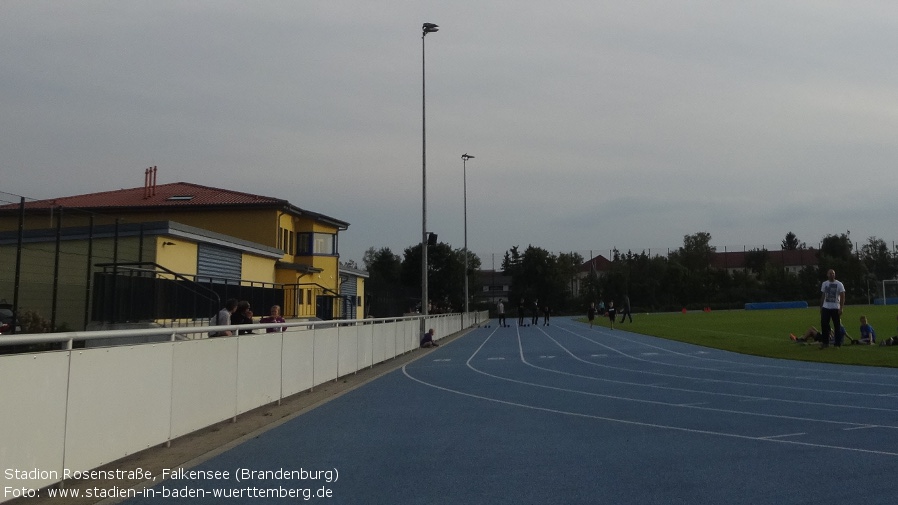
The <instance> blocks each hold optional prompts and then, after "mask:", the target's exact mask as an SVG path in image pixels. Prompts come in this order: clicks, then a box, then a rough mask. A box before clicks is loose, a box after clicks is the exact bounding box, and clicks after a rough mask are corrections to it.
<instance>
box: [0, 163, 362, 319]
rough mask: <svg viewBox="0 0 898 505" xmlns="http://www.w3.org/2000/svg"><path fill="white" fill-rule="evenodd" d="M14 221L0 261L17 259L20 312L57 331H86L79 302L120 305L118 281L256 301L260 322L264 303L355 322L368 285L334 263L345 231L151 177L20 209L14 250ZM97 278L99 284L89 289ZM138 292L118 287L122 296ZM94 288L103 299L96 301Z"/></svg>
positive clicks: (291, 209)
mask: <svg viewBox="0 0 898 505" xmlns="http://www.w3.org/2000/svg"><path fill="white" fill-rule="evenodd" d="M19 218H20V206H19V205H18V204H10V205H5V206H0V261H2V263H3V264H5V265H15V264H16V259H17V255H18V256H20V260H19V263H20V269H19V271H18V274H19V279H18V280H19V283H20V291H21V296H20V299H21V301H20V304H19V305H20V306H23V307H24V306H27V307H39V308H41V311H42V312H43V313H44V314H49V313H50V312H51V311H53V312H54V313H56V314H55V315H57V316H58V317H57V326H58V325H59V324H58V323H59V322H64V323H66V324H67V325H68V326H69V327H71V328H74V329H80V328H81V327H82V326H84V325H86V321H85V320H86V319H91V318H92V316H85V315H84V314H87V313H88V302H89V301H93V302H101V303H104V304H107V305H108V304H109V302H110V300H115V305H121V304H123V303H124V302H123V301H122V298H123V297H129V296H132V297H133V293H134V292H133V291H132V292H131V293H132V294H129V292H126V291H122V285H125V284H124V281H123V280H122V279H124V277H125V276H129V277H132V278H133V277H134V276H135V275H136V274H135V272H137V274H140V273H141V272H143V273H144V274H145V273H146V272H147V271H148V270H149V271H152V272H153V274H154V276H155V278H157V279H160V278H165V279H169V280H171V279H177V280H178V282H179V283H180V287H182V288H184V287H186V286H188V285H187V284H185V283H188V282H193V283H196V284H198V285H199V286H200V287H191V288H190V289H193V290H194V291H195V292H196V293H207V291H205V290H212V291H217V292H218V293H219V294H218V295H215V296H213V295H211V294H209V297H212V298H216V299H218V298H222V297H223V296H231V294H233V293H237V292H239V293H241V294H242V295H243V296H257V297H258V300H260V301H259V302H257V303H255V304H254V306H253V309H254V310H255V312H256V314H257V315H260V314H265V313H267V311H268V307H267V306H260V305H261V304H263V303H264V305H268V304H275V302H277V304H279V305H282V306H283V307H282V310H283V313H284V315H285V316H288V317H299V318H311V317H317V318H320V319H333V318H339V317H344V316H347V315H353V316H356V315H357V316H358V317H363V314H364V313H365V310H364V300H363V299H362V296H361V294H362V293H364V281H365V279H366V277H367V276H366V275H365V274H364V273H363V272H359V271H349V270H346V269H341V267H340V262H339V259H340V256H339V233H340V232H341V231H345V230H346V229H347V228H348V226H349V223H347V222H345V221H342V220H339V219H336V218H333V217H329V216H326V215H324V214H320V213H317V212H311V211H308V210H305V209H302V208H300V207H297V206H295V205H293V204H291V203H290V202H288V201H287V200H282V199H278V198H271V197H266V196H261V195H254V194H250V193H244V192H239V191H231V190H227V189H220V188H214V187H209V186H202V185H198V184H192V183H186V182H176V183H171V184H162V185H158V186H157V185H156V184H155V173H153V174H152V176H148V177H146V178H145V184H144V186H143V187H136V188H130V189H121V190H116V191H107V192H101V193H91V194H86V195H78V196H69V197H62V198H55V199H48V200H40V201H30V202H26V203H25V205H24V232H23V239H22V241H23V249H22V250H21V251H17V248H18V243H19V236H18V235H19V234H18V228H19ZM57 244H58V247H57ZM57 250H58V251H60V254H55V251H57ZM22 253H24V254H22ZM60 262H61V263H62V265H61V267H60ZM13 275H14V272H12V269H11V268H4V269H2V272H0V297H3V298H7V299H11V298H12V288H13V284H14V281H15V280H14V279H13ZM110 275H112V277H110ZM101 279H106V281H107V282H105V283H103V282H100V284H99V285H94V284H96V283H97V282H99V280H101ZM115 279H118V280H115ZM182 281H183V282H182ZM138 284H139V283H137V282H135V281H129V283H127V285H128V286H130V288H132V289H134V288H135V286H137V285H138ZM141 285H142V284H141ZM99 287H102V288H103V289H104V290H106V291H105V294H104V295H102V296H106V297H110V296H111V297H112V298H108V299H106V301H105V302H103V301H102V299H101V298H99V297H100V296H101V295H99V294H98V293H97V289H98V288H99ZM238 287H239V288H240V289H237V288H238ZM110 289H113V290H116V289H117V290H118V291H117V292H115V291H109V290H110ZM154 289H157V290H158V289H160V288H158V286H157V287H156V288H154ZM241 290H242V291H241ZM254 290H255V291H254ZM54 293H55V296H56V297H57V299H59V297H60V296H62V299H64V300H67V301H69V302H70V303H66V304H65V306H66V307H65V309H61V307H60V306H61V305H62V304H57V303H54V302H51V300H53V299H54ZM263 293H264V296H263ZM141 296H144V297H145V298H146V297H147V296H149V295H148V294H147V293H143V294H142V295H141ZM152 296H153V297H159V296H162V295H160V294H159V293H158V292H157V293H155V294H153V295H152ZM178 296H182V297H183V296H184V295H183V293H180V294H179V295H178ZM197 296H199V297H205V296H207V295H206V294H195V297H197ZM130 302H131V303H132V304H134V303H135V302H136V301H135V300H130ZM51 303H52V304H53V305H54V307H51V306H50V305H51ZM194 303H195V300H194ZM137 305H140V303H137ZM97 309H98V307H93V308H92V309H91V310H90V312H91V314H92V315H93V316H96V315H97V314H103V311H98V310H97ZM60 310H62V311H63V312H65V313H66V314H65V317H63V316H62V315H61V314H59V312H60ZM197 310H201V312H199V314H200V315H205V314H206V313H207V312H208V308H207V307H205V306H204V307H203V308H202V309H197ZM107 317H108V314H107Z"/></svg>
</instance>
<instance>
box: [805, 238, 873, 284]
mask: <svg viewBox="0 0 898 505" xmlns="http://www.w3.org/2000/svg"><path fill="white" fill-rule="evenodd" d="M853 249H854V247H853V245H852V243H851V239H849V238H848V234H847V233H842V234H841V235H827V236H826V237H824V238H823V240H822V241H821V243H820V251H818V258H819V261H818V264H817V267H818V271H817V277H818V280H823V279H824V278H825V277H826V271H827V270H829V269H833V270H835V271H836V275H837V277H838V279H839V280H841V281H842V282H843V283H844V284H845V290H846V291H847V294H848V295H849V296H855V297H866V292H867V289H866V287H867V276H866V270H867V269H866V267H865V266H864V264H863V263H862V262H861V260H860V258H859V257H858V256H857V255H855V254H853V253H852V250H853ZM855 300H858V298H855Z"/></svg>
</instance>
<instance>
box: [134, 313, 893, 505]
mask: <svg viewBox="0 0 898 505" xmlns="http://www.w3.org/2000/svg"><path fill="white" fill-rule="evenodd" d="M636 324H638V321H637V322H636ZM622 326H624V328H626V324H624V325H622ZM415 352H418V353H421V354H422V356H421V358H419V359H417V360H415V361H413V362H411V363H408V364H406V365H405V366H403V367H401V368H399V369H396V370H394V371H392V372H390V373H388V374H386V375H384V376H382V377H380V378H378V379H376V380H374V381H372V382H370V383H368V384H366V385H364V386H362V387H359V388H357V389H355V390H353V391H351V392H349V393H346V394H344V395H342V396H340V397H338V398H336V399H334V400H332V401H330V402H328V403H326V404H324V405H322V406H320V407H318V408H316V409H314V410H312V411H310V412H307V413H305V414H303V415H300V416H298V417H296V418H294V419H291V420H290V421H288V422H286V423H284V424H281V425H279V426H277V427H276V428H273V429H271V430H269V431H266V432H264V433H263V434H261V435H260V436H258V437H256V438H254V439H251V440H249V441H248V442H245V443H243V444H241V445H239V446H237V447H235V448H233V449H231V450H228V451H226V452H223V453H221V454H219V455H217V456H215V457H213V458H212V459H209V460H207V461H204V462H203V463H201V464H199V465H197V466H195V467H194V468H192V469H190V470H194V471H199V472H204V473H202V474H198V475H195V476H194V477H213V475H210V474H209V473H210V472H214V471H220V472H225V471H226V472H229V475H228V477H227V478H226V479H225V478H220V479H209V478H192V479H177V480H166V481H164V482H159V483H158V484H156V486H155V487H154V488H152V489H151V490H150V491H146V493H145V495H144V496H142V497H140V496H139V497H137V498H134V499H130V500H128V501H125V502H124V503H128V504H154V505H161V504H165V503H186V502H187V501H188V500H187V499H182V498H177V497H172V494H176V495H180V494H187V493H190V494H191V495H192V496H193V497H192V498H190V499H189V501H190V502H192V503H226V502H232V503H251V504H263V503H278V504H282V503H288V502H296V501H310V502H319V503H327V504H391V505H406V504H537V503H540V504H542V503H546V504H555V503H557V504H640V505H646V504H664V505H669V504H705V503H707V504H728V505H733V504H751V505H757V504H803V503H808V504H816V505H820V504H845V503H857V504H864V505H872V504H880V503H881V504H886V503H888V504H893V503H895V502H896V500H898V479H896V478H895V475H896V469H898V387H896V385H898V370H894V369H881V368H862V367H850V366H836V365H823V364H813V363H803V362H791V361H782V360H772V359H764V358H758V357H752V356H743V355H739V354H732V353H728V352H724V351H718V350H714V349H707V348H702V347H697V346H693V345H688V344H683V343H679V342H672V341H667V340H662V339H657V338H653V337H647V336H643V335H638V334H634V333H629V332H627V331H624V329H616V330H609V329H608V328H605V327H593V328H592V329H590V328H589V327H587V326H586V325H584V324H581V323H577V322H574V321H571V320H565V319H561V318H556V319H555V320H554V322H553V323H552V325H551V326H531V327H522V328H519V327H515V326H512V327H510V328H497V327H496V326H495V325H493V326H492V327H491V328H485V327H484V328H474V329H472V330H470V331H469V332H468V333H467V334H466V335H464V336H463V337H461V338H458V339H456V340H454V341H452V342H449V343H448V344H446V345H443V346H441V347H438V348H436V349H433V350H418V351H415ZM834 352H837V351H834ZM237 477H244V478H241V479H240V480H239V481H238V479H237ZM215 493H218V496H215ZM290 493H293V495H294V497H293V498H289V496H290ZM316 495H319V496H320V497H316ZM166 496H168V497H166ZM227 496H231V497H232V498H230V499H225V498H224V497H227ZM306 496H309V499H308V500H307V499H306ZM235 499H236V500H237V501H234V500H235Z"/></svg>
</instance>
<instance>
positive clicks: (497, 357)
mask: <svg viewBox="0 0 898 505" xmlns="http://www.w3.org/2000/svg"><path fill="white" fill-rule="evenodd" d="M486 359H487V361H497V360H503V359H505V358H503V357H501V356H494V357H492V358H486Z"/></svg>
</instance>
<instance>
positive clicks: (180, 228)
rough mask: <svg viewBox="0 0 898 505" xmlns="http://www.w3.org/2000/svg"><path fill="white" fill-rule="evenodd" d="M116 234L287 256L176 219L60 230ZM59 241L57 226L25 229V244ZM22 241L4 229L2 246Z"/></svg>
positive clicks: (67, 235) (82, 235) (76, 236)
mask: <svg viewBox="0 0 898 505" xmlns="http://www.w3.org/2000/svg"><path fill="white" fill-rule="evenodd" d="M116 233H118V236H119V237H136V236H139V235H140V234H141V233H143V235H144V236H159V235H165V236H170V237H178V238H183V239H185V240H192V241H195V242H202V243H206V244H214V245H218V246H221V247H228V248H231V249H236V250H238V251H244V252H248V253H252V254H258V255H260V256H266V257H269V258H275V259H279V258H281V257H283V256H284V251H281V250H280V249H278V248H276V247H270V246H267V245H263V244H259V243H256V242H250V241H248V240H243V239H239V238H236V237H232V236H230V235H225V234H223V233H216V232H213V231H209V230H204V229H202V228H197V227H195V226H189V225H186V224H182V223H178V222H175V221H153V222H149V223H122V224H119V225H118V232H116V225H114V224H108V225H98V226H94V227H93V231H91V229H90V227H88V226H75V227H71V228H62V229H60V231H59V234H60V240H63V241H69V240H87V239H89V238H91V237H93V238H94V239H99V238H114V237H115V235H116ZM54 240H56V229H55V228H43V229H40V230H25V231H24V232H23V234H22V241H23V242H24V243H39V242H50V241H54ZM17 242H18V232H16V231H8V232H0V245H15V244H16V243H17Z"/></svg>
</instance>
